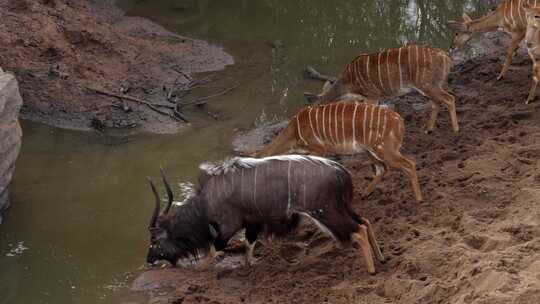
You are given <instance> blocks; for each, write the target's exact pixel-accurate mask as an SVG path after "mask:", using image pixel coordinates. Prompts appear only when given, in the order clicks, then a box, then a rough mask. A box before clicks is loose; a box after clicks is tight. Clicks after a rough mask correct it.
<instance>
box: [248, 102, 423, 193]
mask: <svg viewBox="0 0 540 304" xmlns="http://www.w3.org/2000/svg"><path fill="white" fill-rule="evenodd" d="M404 133H405V123H404V122H403V119H402V118H401V116H399V114H398V113H396V112H394V111H392V110H390V109H388V108H386V107H380V106H376V105H373V104H369V103H363V102H349V101H342V102H335V103H331V104H327V105H319V106H309V107H305V108H303V109H302V110H300V112H298V113H297V114H296V115H295V116H294V117H293V118H292V119H291V121H290V122H289V124H288V125H287V127H286V128H285V129H284V130H283V131H282V132H281V133H280V134H279V135H278V136H277V137H276V138H275V139H274V140H273V141H272V142H271V143H270V144H269V145H268V146H266V147H265V148H264V149H262V150H261V151H259V152H257V153H255V156H256V157H266V156H272V155H280V154H285V153H287V152H290V151H302V152H307V153H309V154H313V155H318V156H326V155H330V154H340V155H354V154H358V153H360V152H362V151H367V152H368V153H367V154H368V156H369V158H370V159H371V161H372V162H373V163H374V165H375V177H374V178H373V180H372V181H371V183H370V184H369V186H368V188H367V191H366V192H367V193H366V194H367V195H369V194H371V193H372V192H373V190H375V187H376V186H377V184H379V182H380V181H381V180H382V178H383V177H384V176H385V175H386V173H387V172H388V169H389V168H395V169H400V170H401V171H403V172H404V173H405V174H406V175H407V176H408V177H409V178H410V180H411V184H412V188H413V191H414V195H415V197H416V200H417V201H418V202H421V201H422V193H421V191H420V185H419V183H418V176H417V174H416V163H415V162H414V161H413V160H412V159H409V158H407V157H405V156H403V155H402V154H401V152H400V151H399V150H400V148H401V145H402V143H403V136H404Z"/></svg>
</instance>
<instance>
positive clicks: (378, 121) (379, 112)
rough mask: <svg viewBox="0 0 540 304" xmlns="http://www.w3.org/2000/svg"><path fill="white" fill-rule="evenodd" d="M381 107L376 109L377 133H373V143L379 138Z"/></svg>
mask: <svg viewBox="0 0 540 304" xmlns="http://www.w3.org/2000/svg"><path fill="white" fill-rule="evenodd" d="M381 110H382V108H381V107H377V132H375V142H377V140H378V138H379V137H381V134H380V133H379V131H380V130H381Z"/></svg>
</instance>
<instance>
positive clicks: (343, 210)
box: [198, 155, 360, 247]
mask: <svg viewBox="0 0 540 304" xmlns="http://www.w3.org/2000/svg"><path fill="white" fill-rule="evenodd" d="M201 168H202V169H203V170H204V171H205V172H206V174H207V176H208V177H207V180H206V181H205V182H204V183H203V185H202V188H201V190H200V193H199V194H198V196H199V197H200V200H201V201H202V202H204V206H205V207H206V209H207V211H206V214H207V216H208V219H209V221H210V222H211V223H212V224H213V225H215V226H217V230H218V234H219V238H220V239H221V241H222V242H225V243H226V242H227V241H228V239H229V238H230V237H232V236H233V235H234V233H235V232H237V231H238V230H240V229H242V228H243V227H245V226H247V225H261V226H262V228H263V229H262V230H264V231H266V232H267V233H270V234H283V233H286V232H288V231H289V230H291V229H293V228H295V227H296V225H297V224H298V215H306V216H308V217H310V218H312V219H314V220H315V221H316V222H317V223H318V224H319V226H321V227H323V228H324V229H325V230H328V231H329V232H330V233H331V234H332V235H333V236H334V237H335V238H336V239H338V240H340V241H342V242H346V241H349V239H350V235H351V234H352V233H354V232H356V231H357V229H358V225H359V223H360V218H359V217H358V216H357V215H356V214H355V213H354V212H353V210H352V208H351V200H352V182H351V177H350V175H349V173H348V172H347V171H346V170H345V169H344V168H343V167H342V166H341V165H340V164H338V163H336V162H333V161H331V160H328V159H325V158H320V157H313V156H299V155H285V156H277V157H267V158H262V159H255V158H234V159H232V160H230V161H228V162H226V163H224V164H221V165H203V166H201ZM218 243H219V242H218ZM216 247H217V246H216Z"/></svg>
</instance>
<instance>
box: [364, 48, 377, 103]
mask: <svg viewBox="0 0 540 304" xmlns="http://www.w3.org/2000/svg"><path fill="white" fill-rule="evenodd" d="M366 57H367V60H366V75H367V78H368V80H367V81H368V82H369V83H370V84H371V85H372V86H373V88H374V89H375V88H376V86H375V84H374V83H373V81H372V80H371V75H370V74H369V60H370V59H369V58H370V56H369V55H367V56H366ZM373 93H374V94H375V93H377V92H373Z"/></svg>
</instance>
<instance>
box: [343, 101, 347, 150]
mask: <svg viewBox="0 0 540 304" xmlns="http://www.w3.org/2000/svg"><path fill="white" fill-rule="evenodd" d="M347 105H348V104H347V103H344V104H343V108H342V109H341V133H342V134H341V135H342V137H341V138H342V140H341V143H342V144H344V143H345V142H347V139H346V138H345V108H346V107H347Z"/></svg>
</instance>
